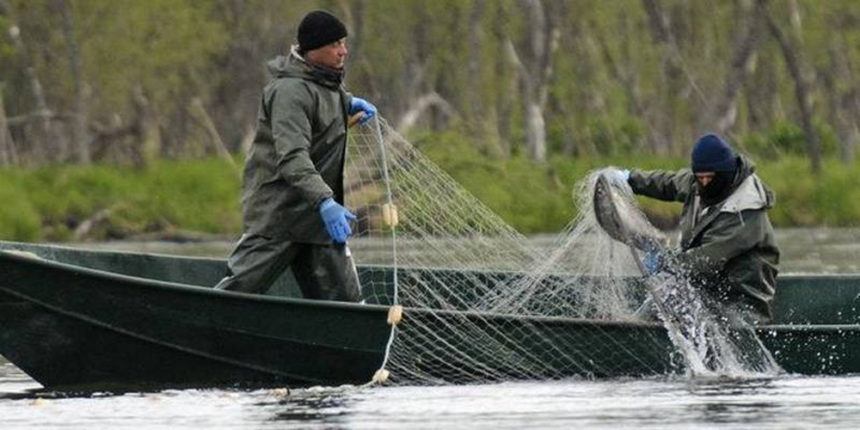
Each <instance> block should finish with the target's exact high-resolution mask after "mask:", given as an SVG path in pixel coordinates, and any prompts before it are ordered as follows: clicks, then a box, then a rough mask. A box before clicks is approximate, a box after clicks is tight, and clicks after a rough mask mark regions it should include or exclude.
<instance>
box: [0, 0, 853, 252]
mask: <svg viewBox="0 0 860 430" xmlns="http://www.w3.org/2000/svg"><path fill="white" fill-rule="evenodd" d="M316 8H323V9H327V10H329V11H331V12H333V13H335V14H336V15H338V16H339V17H341V18H342V19H343V21H344V22H345V23H346V25H347V27H348V29H349V32H350V36H349V49H350V57H349V61H348V63H347V70H348V71H347V86H348V88H349V90H350V91H352V92H353V93H354V94H356V95H359V96H361V97H364V98H366V99H368V100H370V101H371V102H373V103H374V104H376V106H377V107H378V108H379V111H380V113H381V114H382V115H383V116H384V117H385V118H386V119H387V120H388V121H389V123H390V124H391V125H392V126H393V127H395V128H396V129H397V130H398V131H399V132H401V133H402V134H404V135H406V136H407V137H408V138H409V139H410V140H411V141H412V142H413V143H414V144H415V145H416V146H417V147H418V148H419V149H420V150H422V151H423V152H425V153H426V154H428V155H429V156H430V157H431V158H432V159H433V160H434V161H436V162H437V163H438V164H439V165H440V166H441V167H442V168H443V169H444V170H446V171H447V172H448V173H450V174H451V175H452V176H453V177H454V178H456V179H457V180H458V181H459V182H460V183H461V184H463V185H464V186H465V187H466V188H467V189H469V190H470V191H472V192H473V193H474V194H475V195H477V196H478V198H479V199H481V200H482V201H484V202H485V203H487V204H488V205H489V206H490V207H491V208H492V209H493V210H495V211H496V212H497V213H499V214H500V215H501V216H502V217H503V218H504V219H505V220H507V221H508V222H510V223H511V224H512V225H513V226H514V227H516V228H517V229H519V230H520V231H522V232H524V233H538V232H552V231H558V230H559V229H561V228H562V227H563V226H564V225H565V223H567V222H568V220H570V219H571V218H572V217H573V215H574V212H575V210H576V208H575V207H574V206H573V200H572V199H571V190H572V187H573V185H574V184H575V182H576V181H577V180H578V179H581V178H582V177H583V176H584V175H585V174H586V173H587V172H588V171H589V170H590V169H593V168H596V167H601V166H606V165H617V166H622V167H628V168H630V167H641V168H672V169H674V168H679V167H682V166H684V165H686V164H687V163H688V153H689V150H690V148H691V146H692V144H693V143H694V141H695V139H696V137H697V136H699V135H701V134H703V133H704V132H709V131H712V132H717V133H721V134H723V135H724V136H726V137H727V138H728V139H729V140H730V141H731V142H732V143H733V144H734V145H735V146H736V147H738V148H739V149H740V150H741V151H743V152H744V153H746V154H748V155H750V156H751V157H752V158H753V159H754V160H756V162H757V163H758V167H759V172H760V175H761V176H762V177H763V178H764V179H765V181H766V182H768V183H769V184H770V185H771V186H772V188H774V190H775V191H776V193H777V196H778V197H777V206H776V208H775V209H774V210H773V211H771V217H772V219H773V221H774V223H775V224H776V225H777V226H780V227H789V226H809V225H830V226H857V225H860V187H858V183H860V173H858V169H857V161H856V155H855V153H856V146H857V143H858V139H860V70H858V67H860V2H857V1H854V0H828V1H818V0H724V1H684V0H618V1H601V0H571V1H561V0H433V1H418V0H341V1H337V0H320V1H305V0H291V1H280V0H147V1H144V0H0V202H2V205H0V239H13V240H53V241H62V240H102V239H108V238H126V237H142V236H145V235H156V236H158V237H165V236H169V235H171V234H173V235H178V236H182V235H186V236H187V235H189V234H191V235H193V234H197V233H208V234H218V235H222V236H223V235H236V234H238V233H239V230H240V228H241V227H240V224H241V215H240V209H239V193H240V186H241V184H240V180H239V174H238V172H239V170H240V169H241V165H242V162H243V156H244V155H243V154H244V153H245V151H246V150H247V148H248V146H249V145H250V142H251V139H252V137H253V127H254V120H255V116H256V112H257V106H258V104H259V96H260V90H261V88H262V86H263V85H264V84H265V82H266V81H267V80H268V73H267V72H266V70H265V67H264V63H265V61H266V60H268V59H270V58H272V57H274V56H276V55H278V54H283V53H285V52H286V51H287V50H288V47H289V45H290V44H291V43H292V41H293V40H294V39H295V34H296V26H297V25H298V22H299V20H300V19H301V17H302V16H303V15H304V14H305V13H307V12H308V11H310V10H313V9H316ZM643 204H645V205H646V208H647V210H648V211H649V213H650V214H651V215H652V217H653V219H654V220H655V221H657V222H658V223H660V224H663V225H670V224H671V222H672V220H673V218H674V217H675V216H677V212H678V207H677V206H672V205H667V204H658V203H653V202H643ZM191 232H196V233H191Z"/></svg>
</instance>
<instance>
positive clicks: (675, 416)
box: [0, 229, 860, 430]
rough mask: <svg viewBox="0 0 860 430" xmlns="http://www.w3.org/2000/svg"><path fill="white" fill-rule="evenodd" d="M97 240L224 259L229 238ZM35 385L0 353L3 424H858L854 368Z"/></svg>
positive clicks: (849, 254)
mask: <svg viewBox="0 0 860 430" xmlns="http://www.w3.org/2000/svg"><path fill="white" fill-rule="evenodd" d="M535 240H536V241H548V239H547V238H536V239H535ZM778 240H779V242H780V245H781V246H782V249H783V258H782V265H781V266H782V271H783V272H785V273H856V272H860V267H858V266H860V230H839V229H814V230H805V229H796V230H780V231H779V232H778ZM89 246H94V245H89ZM95 246H97V247H102V248H111V249H135V250H143V251H148V252H166V253H178V254H194V255H214V256H223V255H224V254H225V253H226V252H228V249H229V246H230V244H229V243H228V242H213V243H208V244H204V245H201V244H184V245H177V244H163V243H162V244H158V243H147V244H142V243H110V244H99V245H95ZM40 388H41V387H40V386H39V385H38V384H37V383H36V382H35V381H33V380H32V379H30V378H29V377H27V375H25V374H24V373H23V372H21V371H20V370H19V369H17V368H16V367H15V366H13V365H12V364H10V363H8V362H7V361H5V360H4V359H2V357H0V430H7V429H25V428H26V429H29V428H47V429H53V428H56V429H60V428H63V429H67V428H94V429H96V428H106V429H107V428H110V429H113V428H153V429H158V428H207V429H209V428H284V427H290V428H293V427H297V428H407V427H408V428H452V427H453V428H493V429H500V428H522V427H530V428H607V429H618V428H637V429H640V428H654V429H687V428H737V429H748V428H756V429H786V428H797V429H810V428H828V429H829V428H845V429H857V428H860V375H848V376H814V377H806V376H792V375H787V376H780V377H776V378H772V379H756V380H719V379H718V380H689V379H686V378H683V377H679V376H673V377H665V378H648V379H603V380H565V381H551V382H522V383H505V384H494V385H466V386H438V387H371V388H366V387H328V388H322V387H317V388H309V389H298V390H290V391H288V390H286V389H280V390H277V389H276V390H256V391H238V390H181V391H177V390H170V391H161V392H155V393H129V394H123V395H111V394H108V393H103V394H98V393H97V394H95V395H90V396H87V397H66V396H63V395H60V394H57V393H50V392H44V391H41V390H40Z"/></svg>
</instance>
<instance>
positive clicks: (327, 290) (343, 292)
mask: <svg viewBox="0 0 860 430" xmlns="http://www.w3.org/2000/svg"><path fill="white" fill-rule="evenodd" d="M302 248H303V249H302V252H300V253H299V254H298V255H297V256H296V258H295V260H293V264H292V266H291V267H292V269H293V275H295V277H296V281H298V283H299V288H300V289H301V290H302V295H303V296H304V297H305V298H308V299H318V300H336V301H340V302H357V301H359V300H361V286H360V285H359V282H358V272H357V271H356V270H355V263H354V262H353V260H352V254H351V253H350V251H349V247H348V246H346V245H310V244H307V245H303V246H302Z"/></svg>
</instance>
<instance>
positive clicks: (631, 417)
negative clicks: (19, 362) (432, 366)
mask: <svg viewBox="0 0 860 430" xmlns="http://www.w3.org/2000/svg"><path fill="white" fill-rule="evenodd" d="M22 379H24V378H23V377H22V375H21V374H20V372H19V371H17V369H14V368H13V367H12V366H8V365H6V366H2V367H0V392H7V393H8V392H10V391H13V390H14V391H16V392H17V394H15V395H8V394H7V395H0V423H2V428H3V429H4V430H8V429H24V428H31V427H33V426H38V427H39V428H69V427H73V428H116V427H130V428H137V427H146V428H165V429H167V428H176V427H192V428H238V427H243V428H256V427H276V428H282V427H285V426H286V427H295V426H298V427H302V428H383V429H386V428H390V429H401V428H487V429H502V428H522V427H524V426H527V427H530V428H571V427H575V428H606V429H616V428H634V427H635V428H654V429H658V428H659V429H684V428H697V427H707V428H711V427H719V428H737V429H746V428H753V427H754V428H756V429H768V428H773V429H782V428H804V429H810V428H846V429H848V428H858V426H860V403H858V402H857V401H856V400H855V399H857V398H858V396H860V377H858V376H847V377H791V376H782V377H779V378H774V379H753V380H726V379H712V380H694V381H690V380H686V379H683V378H648V379H611V380H597V381H588V380H567V381H549V382H530V383H504V384H495V385H460V386H436V387H372V388H364V387H352V386H345V387H335V388H310V389H301V390H292V391H288V390H286V389H275V390H255V391H237V390H167V391H162V392H157V393H128V394H123V395H118V396H111V395H109V394H107V393H102V394H97V395H95V396H90V397H81V398H66V397H62V396H51V393H43V392H27V391H24V390H23V389H21V388H23V386H16V384H17V382H15V381H21V380H22ZM30 388H32V386H31V387H30Z"/></svg>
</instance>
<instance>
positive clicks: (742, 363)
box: [580, 170, 781, 378]
mask: <svg viewBox="0 0 860 430" xmlns="http://www.w3.org/2000/svg"><path fill="white" fill-rule="evenodd" d="M605 174H606V170H601V171H597V172H594V173H592V174H591V177H592V178H594V177H600V176H603V175H605ZM595 182H596V179H591V180H589V182H588V183H590V184H593V183H595ZM612 187H613V188H614V190H616V191H617V192H613V193H611V198H612V199H613V200H614V202H613V203H614V206H615V209H616V210H617V211H618V215H619V216H620V217H621V218H622V219H623V220H624V222H625V223H626V224H627V228H628V229H629V230H630V231H632V232H635V233H636V234H637V235H639V236H640V237H653V239H652V240H651V241H650V242H649V243H650V244H655V243H661V242H663V243H665V239H664V238H663V237H662V235H660V234H659V233H657V232H656V229H655V228H654V227H653V226H652V225H651V224H650V223H649V222H648V220H647V218H646V217H645V216H644V214H643V213H642V211H641V210H640V209H639V207H638V205H637V204H636V201H635V198H634V195H633V191H632V189H631V188H630V186H629V185H628V184H627V183H626V182H619V181H614V182H612ZM583 191H585V193H586V194H587V193H588V192H591V193H594V192H595V190H594V189H593V188H592V189H590V190H580V192H583ZM652 246H653V245H652ZM630 251H631V253H632V254H633V255H634V258H638V255H637V251H636V250H634V248H633V247H632V246H631V247H630ZM663 253H664V254H665V250H664V251H663ZM670 261H671V259H670ZM692 279H693V277H692V276H690V273H689V270H686V268H684V267H678V265H677V264H676V265H675V266H674V267H668V268H667V269H666V270H663V271H660V272H658V273H656V274H654V275H652V276H647V277H646V278H645V280H644V282H645V283H646V284H647V288H648V290H649V293H650V294H649V298H648V301H649V302H650V303H646V304H645V305H644V306H643V307H644V308H647V307H648V306H649V305H651V306H653V307H654V308H655V309H656V312H657V314H658V316H659V318H660V320H661V321H662V322H663V324H664V325H665V327H666V329H667V331H668V332H669V336H670V337H671V339H672V342H673V343H674V344H675V346H676V347H677V348H678V351H679V352H680V353H681V355H682V356H683V358H684V361H685V362H686V364H687V370H688V372H690V374H691V375H693V376H700V377H722V376H727V377H744V378H745V377H766V376H773V375H776V374H778V373H780V372H781V369H780V367H779V365H778V364H777V363H776V361H775V360H774V358H773V356H772V355H771V354H770V352H769V351H768V350H767V348H765V346H764V345H763V344H762V342H761V340H759V339H758V337H757V336H756V334H755V330H754V327H753V325H752V323H750V322H749V321H747V319H745V318H743V316H742V315H737V314H736V313H735V312H734V311H733V310H732V309H723V306H721V304H720V303H715V301H714V300H712V299H711V298H710V297H708V296H707V295H705V294H702V291H705V290H706V289H707V288H708V286H707V285H696V282H694V281H693V280H692Z"/></svg>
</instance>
